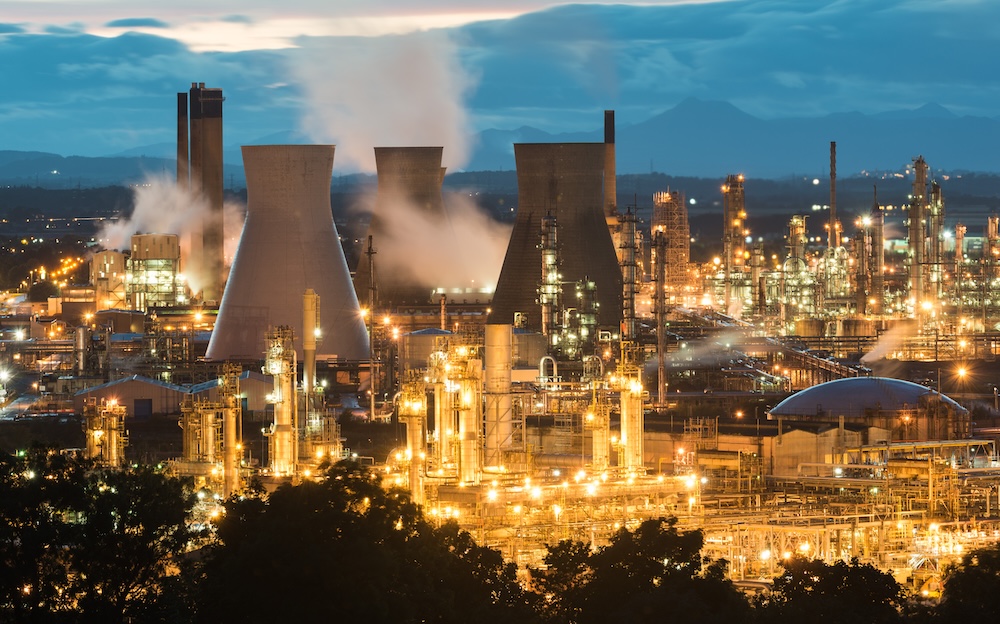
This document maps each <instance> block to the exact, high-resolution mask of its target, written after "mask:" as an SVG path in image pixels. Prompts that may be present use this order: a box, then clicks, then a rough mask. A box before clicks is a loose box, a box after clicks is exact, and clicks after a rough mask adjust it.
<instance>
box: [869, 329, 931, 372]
mask: <svg viewBox="0 0 1000 624" xmlns="http://www.w3.org/2000/svg"><path fill="white" fill-rule="evenodd" d="M916 332H917V327H916V323H914V322H913V321H900V322H899V324H898V325H896V326H895V327H893V328H892V329H890V330H889V331H887V332H885V333H884V334H882V336H881V337H880V338H879V339H878V342H876V343H875V346H874V347H872V350H871V351H869V352H868V353H866V354H864V355H863V356H861V363H862V364H864V365H865V366H871V365H872V364H875V363H876V362H878V361H879V360H881V359H882V358H884V357H886V356H888V355H890V354H892V353H893V352H895V351H898V350H899V348H900V347H902V346H903V342H904V341H905V340H906V339H907V338H908V337H910V336H914V335H916Z"/></svg>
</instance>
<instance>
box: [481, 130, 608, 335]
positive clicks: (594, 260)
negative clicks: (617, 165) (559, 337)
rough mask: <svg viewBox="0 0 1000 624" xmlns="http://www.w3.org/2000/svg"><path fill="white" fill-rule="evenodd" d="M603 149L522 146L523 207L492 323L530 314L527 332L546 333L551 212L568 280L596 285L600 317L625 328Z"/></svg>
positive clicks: (518, 148) (517, 154) (518, 152)
mask: <svg viewBox="0 0 1000 624" xmlns="http://www.w3.org/2000/svg"><path fill="white" fill-rule="evenodd" d="M605 147H606V146H605V144H604V143H517V144H515V145H514V160H515V162H516V164H517V187H518V189H517V193H518V206H517V215H516V218H515V222H514V230H513V232H511V237H510V243H509V245H508V246H507V254H506V256H505V257H504V262H503V268H502V269H501V271H500V277H499V279H498V280H497V288H496V292H495V293H494V296H493V304H492V312H491V313H490V318H489V320H488V322H489V323H510V322H512V320H513V319H514V315H515V313H517V312H521V313H526V314H527V319H526V321H525V323H524V326H525V327H526V328H528V329H531V330H533V331H540V330H541V309H540V307H539V304H538V301H537V300H538V292H537V291H538V267H540V266H541V265H542V250H541V249H540V248H539V244H538V243H539V240H538V233H539V232H540V231H541V229H542V218H543V217H544V216H545V215H546V214H548V213H551V214H552V216H554V217H555V218H556V220H557V221H558V223H559V240H560V241H561V242H560V249H559V260H560V267H561V273H562V276H563V281H566V282H577V281H583V280H584V279H588V280H591V281H593V282H594V283H595V284H596V288H597V300H598V302H599V304H600V311H601V312H600V314H601V317H600V319H599V321H598V324H599V325H600V327H602V328H606V329H610V330H612V331H614V330H618V329H619V325H620V323H621V309H622V306H621V304H622V302H621V293H622V274H621V270H620V269H619V266H618V257H617V255H616V254H615V247H614V243H613V242H612V240H611V232H610V231H609V230H608V227H607V222H606V221H605V219H604V212H603V209H602V202H603V198H604V188H603V186H604V168H605Z"/></svg>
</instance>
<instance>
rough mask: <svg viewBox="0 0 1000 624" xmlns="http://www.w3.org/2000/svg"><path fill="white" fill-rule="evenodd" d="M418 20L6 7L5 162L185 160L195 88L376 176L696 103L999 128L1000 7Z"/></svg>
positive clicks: (295, 11)
mask: <svg viewBox="0 0 1000 624" xmlns="http://www.w3.org/2000/svg"><path fill="white" fill-rule="evenodd" d="M414 4H418V3H415V2H413V1H412V0H336V2H329V1H327V0H315V1H303V0H286V1H284V2H280V3H276V2H273V1H271V0H241V1H238V2H237V1H225V2H213V1H211V0H202V1H201V2H193V1H189V0H180V1H177V0H172V1H170V2H163V1H160V2H155V3H154V2H147V1H145V0H61V1H55V0H53V1H49V0H29V1H21V2H8V1H4V0H0V20H2V22H0V66H2V67H3V68H4V83H5V84H4V88H3V89H0V150H6V149H12V150H38V151H49V152H56V153H61V154H65V155H70V154H80V155H107V154H113V153H117V152H121V151H124V150H130V149H134V148H137V147H141V146H147V145H154V144H160V143H169V142H172V141H173V140H174V135H175V131H174V115H175V96H174V94H175V93H177V92H178V91H183V90H186V88H187V87H188V86H189V85H190V83H191V82H192V81H198V82H205V83H206V84H207V85H209V86H214V87H221V88H223V90H224V92H225V95H226V98H227V100H226V109H225V116H226V124H225V135H226V139H225V140H226V143H227V144H238V143H242V142H253V141H256V140H258V139H260V138H261V137H265V136H267V135H269V134H271V133H275V132H280V131H285V130H297V131H300V132H303V133H304V134H306V135H307V136H308V137H309V139H310V140H314V141H317V142H332V143H336V144H337V146H338V152H337V160H338V163H342V164H345V165H346V164H347V163H353V164H355V165H357V166H360V167H369V166H370V153H371V147H373V146H374V145H418V144H436V145H445V147H446V158H448V159H450V161H449V162H448V163H446V164H449V165H450V166H452V167H455V166H461V163H462V160H463V158H464V156H465V154H467V153H468V150H469V149H470V147H469V142H468V136H469V135H470V134H471V133H473V132H475V131H478V130H481V129H485V128H490V127H496V128H516V127H518V126H521V125H532V126H535V127H537V128H541V129H543V130H547V131H549V132H561V131H575V130H590V129H593V128H595V127H596V126H598V125H599V124H600V118H601V117H600V111H601V110H603V109H605V108H614V109H616V111H618V120H619V123H625V124H627V123H632V122H639V121H642V120H644V119H646V118H648V117H650V116H652V115H654V114H657V113H659V112H661V111H663V110H666V109H668V108H671V107H673V106H674V105H676V104H677V103H678V102H680V101H682V100H684V99H686V98H688V97H697V98H701V99H703V100H725V101H728V102H731V103H732V104H734V105H736V106H738V107H740V108H741V109H743V110H745V111H747V112H749V113H751V114H753V115H755V116H758V117H762V118H781V117H811V116H818V115H826V114H831V113H837V112H847V111H861V112H866V113H874V112H880V111H886V110H894V109H910V108H917V107H919V106H921V105H923V104H925V103H928V102H935V103H938V104H941V105H943V106H945V107H947V108H948V109H949V110H951V111H952V112H954V113H956V114H958V115H972V116H985V117H996V116H998V115H1000V104H997V103H998V102H1000V71H998V63H1000V61H998V60H997V59H998V55H997V51H998V50H1000V45H998V44H1000V29H997V28H996V26H995V25H996V24H997V23H1000V3H998V2H995V1H993V0H936V1H927V0H879V1H877V2H876V1H874V0H745V1H740V0H734V1H730V2H702V3H677V2H645V3H628V4H618V5H601V4H596V3H583V4H581V3H577V4H572V5H569V4H563V3H553V2H544V1H541V0H513V1H511V0H503V1H501V0H481V1H476V0H464V1H463V0H424V1H422V2H420V3H419V5H420V11H419V12H416V11H415V10H414V9H413V8H412V5H414ZM331 5H333V8H331Z"/></svg>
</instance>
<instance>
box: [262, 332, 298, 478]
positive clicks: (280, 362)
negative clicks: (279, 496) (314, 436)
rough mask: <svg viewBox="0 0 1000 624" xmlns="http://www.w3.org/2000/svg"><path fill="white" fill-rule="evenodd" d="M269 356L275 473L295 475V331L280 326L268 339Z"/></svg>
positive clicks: (268, 369) (267, 361) (296, 424)
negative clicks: (272, 389)
mask: <svg viewBox="0 0 1000 624" xmlns="http://www.w3.org/2000/svg"><path fill="white" fill-rule="evenodd" d="M266 340H267V353H266V359H265V363H264V370H265V371H266V372H267V374H268V375H271V376H272V377H273V378H274V392H273V394H272V395H271V401H272V402H273V403H274V422H273V423H272V424H271V430H270V432H269V435H270V448H269V452H270V458H271V474H273V475H275V476H282V477H284V476H292V475H294V474H295V464H296V461H297V459H298V433H297V430H298V423H297V422H296V420H297V413H296V412H297V410H296V405H297V401H296V400H295V365H296V362H295V347H294V345H293V342H292V329H291V328H290V327H287V326H281V327H277V328H275V329H273V330H271V331H269V332H267V336H266Z"/></svg>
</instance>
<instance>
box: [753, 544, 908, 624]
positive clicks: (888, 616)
mask: <svg viewBox="0 0 1000 624" xmlns="http://www.w3.org/2000/svg"><path fill="white" fill-rule="evenodd" d="M782 565H783V566H784V572H783V573H782V574H781V575H780V576H778V577H776V578H775V579H774V587H773V588H772V590H771V591H770V593H768V594H766V595H765V596H763V598H762V599H761V600H760V602H759V603H758V605H757V606H758V615H759V618H760V620H761V621H762V622H765V623H766V622H776V623H777V622H801V621H806V620H810V621H812V622H816V623H831V624H840V623H844V624H855V623H857V622H865V623H870V624H880V623H892V622H899V621H901V620H902V615H901V611H902V609H903V607H904V606H905V604H906V593H905V591H904V590H903V588H902V587H900V585H899V583H897V582H896V580H895V579H894V578H893V577H892V575H890V574H888V573H886V572H882V571H881V570H879V569H878V568H876V567H874V566H872V565H869V564H866V563H858V561H857V559H854V560H852V561H851V562H850V563H846V562H844V561H838V562H836V563H834V564H828V563H826V562H824V561H822V560H820V559H807V558H805V557H802V556H794V557H792V558H791V559H790V560H788V561H786V562H784V563H783V564H782Z"/></svg>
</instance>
